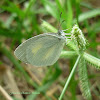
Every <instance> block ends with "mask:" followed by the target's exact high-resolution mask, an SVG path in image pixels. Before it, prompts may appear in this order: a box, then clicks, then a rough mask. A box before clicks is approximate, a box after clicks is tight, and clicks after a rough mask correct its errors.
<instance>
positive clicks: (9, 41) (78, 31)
mask: <svg viewBox="0 0 100 100" xmlns="http://www.w3.org/2000/svg"><path fill="white" fill-rule="evenodd" d="M93 1H94V0H90V2H87V1H85V0H62V1H60V0H54V1H51V0H40V1H37V0H29V1H26V0H20V1H18V0H16V1H15V0H12V1H10V0H1V1H0V2H1V4H0V78H1V81H0V100H1V98H2V100H3V98H4V100H8V98H9V100H12V99H13V100H23V99H25V100H58V98H59V100H62V98H63V100H82V99H83V98H84V99H85V100H100V86H99V83H100V79H99V77H100V71H99V69H100V35H99V33H100V28H99V27H100V20H99V15H100V8H98V6H97V5H98V4H100V3H98V2H96V1H95V3H93ZM61 12H62V16H61V18H60V13H61ZM59 20H60V21H62V20H65V22H63V24H62V25H61V30H65V29H68V30H67V31H66V32H65V33H71V39H67V41H68V44H67V45H65V47H64V50H63V51H62V52H61V56H60V58H61V60H59V61H57V63H55V64H54V65H52V66H47V67H40V68H37V67H35V66H31V65H26V64H24V63H23V62H20V61H18V59H16V57H15V56H14V50H15V48H16V47H17V46H18V45H19V44H20V43H22V42H23V40H26V39H28V38H30V37H32V36H35V35H39V34H42V33H45V32H54V33H56V32H57V30H58V29H57V27H58V23H59ZM76 67H77V69H76ZM95 68H96V69H97V70H96V69H95ZM75 71H76V73H75ZM77 73H78V74H77ZM78 85H80V86H78ZM1 87H3V88H1ZM6 87H7V88H6ZM3 89H4V90H6V91H5V92H3ZM26 92H27V93H26ZM16 93H19V95H18V94H17V95H16Z"/></svg>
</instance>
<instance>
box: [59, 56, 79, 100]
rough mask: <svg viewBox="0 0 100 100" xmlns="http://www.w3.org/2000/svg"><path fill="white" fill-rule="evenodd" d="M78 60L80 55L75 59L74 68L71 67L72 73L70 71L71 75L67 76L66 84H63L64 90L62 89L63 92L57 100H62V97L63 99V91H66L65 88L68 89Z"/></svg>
mask: <svg viewBox="0 0 100 100" xmlns="http://www.w3.org/2000/svg"><path fill="white" fill-rule="evenodd" d="M79 59H80V55H79V56H78V58H77V60H76V62H75V64H74V67H73V69H72V71H71V73H70V75H69V77H68V79H67V82H66V84H65V86H64V88H63V91H62V93H61V95H60V97H59V100H62V97H63V95H64V93H65V91H66V89H67V87H68V84H69V82H70V80H71V78H72V76H73V74H74V72H75V69H76V67H77V64H78V62H79Z"/></svg>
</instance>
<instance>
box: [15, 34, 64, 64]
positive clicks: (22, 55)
mask: <svg viewBox="0 0 100 100" xmlns="http://www.w3.org/2000/svg"><path fill="white" fill-rule="evenodd" d="M64 43H65V39H64V38H61V37H60V36H57V35H56V34H47V33H45V34H41V35H38V36H35V37H32V38H30V39H28V40H26V41H25V42H24V43H22V44H21V45H19V46H18V47H17V48H16V50H15V52H14V54H15V55H16V57H17V58H18V59H19V60H21V61H23V62H25V63H28V64H32V65H36V66H47V65H52V64H54V63H55V62H56V61H57V59H58V58H59V56H60V52H61V50H62V49H63V46H64Z"/></svg>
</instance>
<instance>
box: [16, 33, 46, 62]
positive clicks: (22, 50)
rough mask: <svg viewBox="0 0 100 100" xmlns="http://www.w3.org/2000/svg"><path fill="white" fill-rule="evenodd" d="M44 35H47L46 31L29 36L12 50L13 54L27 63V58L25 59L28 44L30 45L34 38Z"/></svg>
mask: <svg viewBox="0 0 100 100" xmlns="http://www.w3.org/2000/svg"><path fill="white" fill-rule="evenodd" d="M45 35H47V33H45V34H40V35H37V36H34V37H32V38H29V39H28V40H26V41H24V42H23V43H22V44H20V45H19V46H18V47H17V48H16V49H15V51H14V54H15V56H16V57H17V58H18V59H19V60H21V61H23V62H24V63H28V61H27V59H26V49H27V47H28V46H29V45H31V44H32V43H34V42H35V41H36V40H38V39H40V38H41V37H44V36H45Z"/></svg>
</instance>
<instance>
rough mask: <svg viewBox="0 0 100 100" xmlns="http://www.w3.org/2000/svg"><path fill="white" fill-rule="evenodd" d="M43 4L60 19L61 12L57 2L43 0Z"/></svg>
mask: <svg viewBox="0 0 100 100" xmlns="http://www.w3.org/2000/svg"><path fill="white" fill-rule="evenodd" d="M41 2H42V4H43V5H44V7H45V9H46V10H47V11H48V13H50V14H51V15H52V16H53V17H55V18H56V19H58V20H59V13H58V10H57V7H56V5H54V4H55V2H53V1H52V2H50V1H49V0H41Z"/></svg>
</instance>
